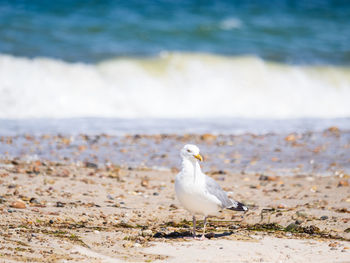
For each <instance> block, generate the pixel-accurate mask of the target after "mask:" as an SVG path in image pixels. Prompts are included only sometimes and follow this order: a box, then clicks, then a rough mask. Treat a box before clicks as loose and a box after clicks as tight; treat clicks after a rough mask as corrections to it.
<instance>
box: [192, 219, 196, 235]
mask: <svg viewBox="0 0 350 263" xmlns="http://www.w3.org/2000/svg"><path fill="white" fill-rule="evenodd" d="M192 221H193V237H194V238H195V237H196V217H195V216H193V217H192Z"/></svg>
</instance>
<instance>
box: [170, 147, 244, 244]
mask: <svg viewBox="0 0 350 263" xmlns="http://www.w3.org/2000/svg"><path fill="white" fill-rule="evenodd" d="M180 156H181V158H182V169H181V171H180V172H179V173H178V174H177V175H176V179H175V192H176V196H177V198H178V200H179V201H180V203H181V205H183V207H184V208H185V209H186V210H188V211H189V212H190V213H191V214H192V220H193V237H194V238H195V239H196V215H198V214H199V215H203V216H204V223H203V225H204V226H203V235H202V236H201V238H199V239H200V240H204V239H205V226H206V223H207V217H208V216H215V215H217V214H218V213H219V212H220V211H221V210H223V209H230V210H234V211H244V212H246V211H248V208H247V207H246V206H245V205H244V204H242V203H240V202H237V201H234V200H232V199H230V198H228V196H227V193H226V192H225V191H224V190H223V189H222V188H221V187H220V185H219V184H218V183H217V182H216V181H215V180H214V179H213V178H211V177H209V176H207V175H205V174H204V173H203V172H202V171H201V167H200V165H199V161H203V157H202V156H201V155H200V154H199V148H198V147H197V146H196V145H193V144H186V145H185V146H184V147H183V148H182V150H181V152H180Z"/></svg>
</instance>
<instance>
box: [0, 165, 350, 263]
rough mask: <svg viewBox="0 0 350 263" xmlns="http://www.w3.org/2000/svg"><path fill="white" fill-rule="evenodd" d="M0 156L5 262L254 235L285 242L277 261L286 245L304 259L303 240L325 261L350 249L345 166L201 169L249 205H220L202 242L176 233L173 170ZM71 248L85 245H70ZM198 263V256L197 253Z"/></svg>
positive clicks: (142, 257)
mask: <svg viewBox="0 0 350 263" xmlns="http://www.w3.org/2000/svg"><path fill="white" fill-rule="evenodd" d="M0 163H1V165H0V175H1V177H0V181H1V187H0V191H1V192H0V196H1V199H0V200H1V202H0V210H1V215H0V218H1V222H2V224H1V226H0V231H1V233H2V235H1V240H0V246H1V247H2V249H1V251H0V254H1V257H0V259H2V260H5V262H19V261H24V259H28V260H29V259H31V260H34V261H37V262H47V260H52V261H53V262H62V260H67V261H69V262H75V261H76V262H108V260H111V259H115V258H117V259H119V260H120V261H121V262H123V261H130V262H153V261H156V262H157V260H158V261H160V262H161V261H162V260H165V259H167V260H168V259H169V260H172V259H173V257H174V255H173V253H174V252H173V250H169V246H170V247H173V246H175V248H178V249H180V251H183V253H185V254H184V257H185V258H186V257H190V256H191V255H192V254H191V251H192V250H191V249H185V250H183V246H184V245H185V246H188V247H193V248H194V250H195V251H197V250H198V249H201V247H203V246H205V244H209V247H211V248H210V249H209V251H211V252H210V254H209V255H212V253H216V252H215V251H214V250H213V247H216V245H215V244H217V243H220V244H221V243H222V246H223V247H225V248H226V247H227V246H235V245H237V246H238V247H241V246H245V247H248V248H249V249H251V250H252V251H255V250H254V249H255V245H254V244H256V242H257V240H259V239H261V240H260V241H258V242H259V243H261V244H263V245H262V247H263V249H265V246H266V249H267V250H266V251H268V250H269V249H268V248H269V247H270V246H271V244H278V243H281V244H282V243H283V244H284V242H287V243H288V244H289V246H290V247H291V250H290V253H288V255H290V258H289V259H288V258H286V257H285V258H284V259H285V260H286V261H287V262H294V261H293V260H294V259H296V258H295V256H296V255H294V254H295V253H309V254H308V257H309V256H310V257H312V255H313V254H312V253H313V252H310V249H311V248H312V247H316V248H320V249H321V248H322V251H324V249H325V248H326V249H328V250H329V253H328V252H327V251H328V250H327V251H324V253H323V254H322V253H321V254H322V255H323V256H324V259H328V260H329V261H328V262H331V261H332V260H334V255H336V256H337V257H338V258H339V260H343V261H342V262H346V261H345V259H346V257H348V256H349V254H350V249H349V247H350V229H349V221H350V217H349V213H350V187H349V178H350V177H349V175H346V174H344V175H337V176H331V177H317V176H310V175H308V176H263V175H261V174H260V175H259V174H237V173H231V172H225V174H223V173H219V172H218V173H213V174H211V175H210V176H212V177H213V178H214V179H216V180H217V181H218V182H219V184H220V185H221V186H222V187H223V188H224V189H225V190H226V191H228V192H233V193H234V194H233V197H234V198H236V199H238V200H240V201H243V202H245V203H246V204H247V205H249V206H250V210H249V212H248V213H246V214H245V215H243V214H241V213H238V212H236V213H232V212H231V211H225V212H223V213H222V214H221V215H220V216H219V217H216V218H211V219H210V220H209V224H208V233H214V236H212V235H213V234H209V235H208V237H209V238H210V240H208V241H205V242H204V243H201V242H188V240H186V239H184V236H186V235H188V234H189V232H188V231H189V230H190V227H191V226H190V224H191V223H190V219H191V217H190V215H189V214H188V213H187V212H186V211H185V210H184V209H183V208H182V207H181V206H180V205H179V203H178V202H177V200H176V199H175V194H174V189H173V187H174V186H173V180H174V177H175V175H176V171H159V170H152V169H149V168H144V167H141V168H139V169H122V168H120V167H118V166H116V165H110V166H109V167H98V166H92V165H91V164H89V163H85V165H76V164H62V163H56V162H40V161H33V162H21V161H18V160H11V161H10V160H9V161H1V162H0ZM16 207H18V208H16ZM19 207H24V208H19ZM262 211H264V212H263V213H261V212H262ZM199 230H200V229H199ZM276 238H278V239H280V238H282V239H283V240H286V241H281V242H279V241H278V240H277V239H276ZM295 239H299V240H301V241H302V240H309V241H310V242H311V243H305V244H304V243H303V244H304V245H303V246H300V244H301V243H300V242H301V241H300V242H299V241H293V240H295ZM237 240H243V241H244V242H245V243H244V244H243V245H242V244H241V243H237ZM264 240H265V241H264ZM312 240H314V241H315V242H316V243H317V244H319V245H315V244H314V241H312ZM248 241H249V242H252V243H249V242H248ZM309 241H307V242H309ZM318 241H320V242H318ZM247 242H248V243H247ZM276 242H277V243H276ZM167 244H171V245H167ZM247 244H248V245H247ZM249 244H250V245H249ZM288 244H285V245H288ZM77 247H78V248H79V247H85V248H86V249H87V250H82V249H78V250H77V251H78V252H77V251H76V250H74V249H77ZM316 248H315V249H316ZM275 249H276V251H278V253H277V254H279V253H282V254H283V253H284V252H283V251H284V250H285V248H284V246H278V247H277V248H275ZM293 249H294V250H293ZM270 250H271V247H270ZM67 251H69V252H68V253H67ZM72 251H73V252H72ZM74 251H75V252H74ZM79 251H80V252H79ZM84 251H85V252H86V251H92V252H91V253H90V254H89V253H88V252H86V253H85V252H84ZM225 251H226V250H225V249H224V250H223V253H225ZM259 251H260V250H257V251H256V252H257V253H261V251H260V252H259ZM293 251H294V253H293ZM307 251H308V252H307ZM311 251H314V250H312V249H311ZM84 253H85V254H84ZM94 253H95V254H94ZM96 253H97V254H96ZM181 253H182V252H181ZM208 253H209V252H208ZM310 253H311V254H310ZM315 253H316V252H315ZM229 254H230V253H228V255H229ZM243 254H244V253H243ZM243 254H241V256H238V255H236V256H237V261H238V262H245V261H244V260H248V262H251V261H252V260H253V259H254V260H255V259H256V255H255V254H254V255H251V257H250V261H249V257H248V258H247V255H243ZM98 255H102V256H101V257H100V258H99V256H98ZM193 255H194V254H193ZM225 255H226V254H225ZM168 256H170V257H168ZM285 256H286V255H285ZM260 258H262V259H263V260H267V262H268V260H273V259H274V257H271V255H266V254H262V255H261V256H260ZM293 258H294V259H293ZM316 258H317V257H315V259H316ZM175 259H176V257H175ZM175 259H174V260H175ZM258 259H259V258H258ZM288 260H289V261H288ZM110 262H111V261H110ZM116 262H117V261H116ZM200 262H206V261H205V259H203V258H202V259H201V260H200ZM310 262H312V261H310Z"/></svg>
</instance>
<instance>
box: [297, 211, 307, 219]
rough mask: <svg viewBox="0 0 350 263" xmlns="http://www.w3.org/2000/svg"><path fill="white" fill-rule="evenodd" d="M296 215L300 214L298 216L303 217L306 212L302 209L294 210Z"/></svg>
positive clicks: (305, 215)
mask: <svg viewBox="0 0 350 263" xmlns="http://www.w3.org/2000/svg"><path fill="white" fill-rule="evenodd" d="M296 215H297V216H300V217H303V218H306V217H307V213H305V212H304V211H297V212H296Z"/></svg>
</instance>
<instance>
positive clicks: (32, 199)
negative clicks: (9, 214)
mask: <svg viewBox="0 0 350 263" xmlns="http://www.w3.org/2000/svg"><path fill="white" fill-rule="evenodd" d="M29 203H31V204H40V202H39V201H38V200H37V199H36V198H34V197H32V198H30V200H29Z"/></svg>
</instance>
